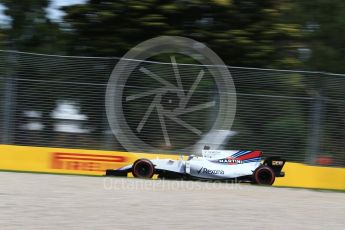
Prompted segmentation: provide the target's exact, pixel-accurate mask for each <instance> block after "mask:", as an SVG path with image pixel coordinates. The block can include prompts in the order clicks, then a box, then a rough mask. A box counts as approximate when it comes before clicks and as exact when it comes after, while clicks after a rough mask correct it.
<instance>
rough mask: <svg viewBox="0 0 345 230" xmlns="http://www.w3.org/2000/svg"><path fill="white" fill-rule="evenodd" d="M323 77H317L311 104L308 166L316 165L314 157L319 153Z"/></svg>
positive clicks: (322, 113) (322, 110)
mask: <svg viewBox="0 0 345 230" xmlns="http://www.w3.org/2000/svg"><path fill="white" fill-rule="evenodd" d="M324 77H325V76H324V75H323V74H320V75H319V78H318V86H317V93H316V95H315V100H314V104H313V109H312V114H311V130H310V135H309V143H308V155H307V159H306V162H307V163H309V164H315V163H316V157H317V155H318V154H320V151H321V141H322V126H323V124H322V123H323V115H324V100H323V83H324V79H323V78H324Z"/></svg>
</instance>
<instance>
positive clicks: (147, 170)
mask: <svg viewBox="0 0 345 230" xmlns="http://www.w3.org/2000/svg"><path fill="white" fill-rule="evenodd" d="M134 174H135V176H136V177H141V178H151V177H152V174H153V168H152V165H151V164H149V163H147V162H138V163H137V164H136V165H135V167H134Z"/></svg>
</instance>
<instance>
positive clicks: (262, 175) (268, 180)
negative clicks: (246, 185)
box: [256, 168, 274, 185]
mask: <svg viewBox="0 0 345 230" xmlns="http://www.w3.org/2000/svg"><path fill="white" fill-rule="evenodd" d="M256 182H257V183H258V184H266V185H271V184H273V182H274V175H273V174H272V172H271V170H269V169H266V168H262V169H259V170H258V172H257V174H256Z"/></svg>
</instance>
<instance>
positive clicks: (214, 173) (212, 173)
mask: <svg viewBox="0 0 345 230" xmlns="http://www.w3.org/2000/svg"><path fill="white" fill-rule="evenodd" d="M198 174H210V175H217V174H224V171H223V170H218V169H214V170H212V169H207V168H204V167H201V169H199V170H198Z"/></svg>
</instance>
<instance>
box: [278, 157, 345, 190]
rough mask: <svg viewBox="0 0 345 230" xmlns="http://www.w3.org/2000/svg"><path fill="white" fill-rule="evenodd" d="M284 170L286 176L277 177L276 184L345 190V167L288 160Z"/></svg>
mask: <svg viewBox="0 0 345 230" xmlns="http://www.w3.org/2000/svg"><path fill="white" fill-rule="evenodd" d="M283 171H285V177H282V178H277V179H276V182H275V183H274V185H275V186H288V187H303V188H319V189H339V190H345V168H331V167H320V166H308V165H305V164H299V163H291V162H287V163H286V164H285V166H284V168H283Z"/></svg>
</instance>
